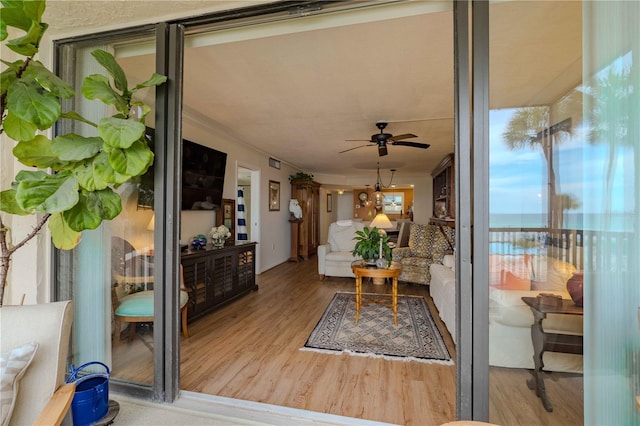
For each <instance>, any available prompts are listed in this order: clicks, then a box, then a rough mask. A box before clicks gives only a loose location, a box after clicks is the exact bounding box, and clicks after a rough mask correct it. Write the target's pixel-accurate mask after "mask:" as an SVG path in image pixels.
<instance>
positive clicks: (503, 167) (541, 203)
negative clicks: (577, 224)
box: [489, 109, 635, 214]
mask: <svg viewBox="0 0 640 426" xmlns="http://www.w3.org/2000/svg"><path fill="white" fill-rule="evenodd" d="M515 111H516V110H515V109H502V110H492V111H491V112H490V116H489V122H490V130H489V138H490V154H489V170H490V172H489V173H490V175H489V188H490V191H489V194H490V195H489V202H490V213H491V214H496V213H500V214H504V213H509V214H544V213H546V211H547V200H548V194H547V172H546V167H547V166H546V160H545V158H544V155H543V153H542V150H541V149H540V147H536V148H535V149H531V148H522V149H517V150H511V149H509V148H508V146H507V144H506V143H505V141H504V138H503V136H502V135H503V133H504V131H505V129H506V127H507V124H508V122H509V120H510V118H511V117H512V116H513V114H514V112H515ZM574 126H575V127H574V135H573V136H572V138H571V139H570V140H566V141H563V142H562V143H561V144H559V145H558V147H557V150H556V151H555V152H554V157H555V158H556V160H557V163H556V166H555V171H556V180H557V189H556V192H557V193H566V194H571V195H572V196H573V197H574V198H576V199H577V200H578V201H579V203H580V207H579V208H578V209H575V210H571V211H568V212H569V213H604V212H612V213H621V212H632V211H633V209H634V205H633V204H634V203H633V198H630V197H626V198H625V194H633V193H635V191H634V188H633V182H634V165H633V150H632V149H631V148H629V147H627V148H625V147H619V148H616V149H615V150H613V152H614V153H615V156H613V155H611V153H610V152H609V148H610V147H609V145H608V144H604V143H600V144H590V143H588V142H586V141H585V138H584V136H583V134H584V130H583V128H582V127H581V123H574ZM608 169H612V170H613V185H612V191H611V193H610V194H609V196H605V193H606V189H605V181H606V175H607V170H608Z"/></svg>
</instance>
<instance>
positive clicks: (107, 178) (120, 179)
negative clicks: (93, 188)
mask: <svg viewBox="0 0 640 426" xmlns="http://www.w3.org/2000/svg"><path fill="white" fill-rule="evenodd" d="M93 175H94V179H95V182H96V185H98V183H101V182H108V183H114V184H120V183H125V182H126V181H128V180H129V179H131V176H130V175H127V174H122V173H118V172H116V171H115V170H114V169H113V166H112V165H111V163H110V162H109V153H106V152H102V153H100V155H99V156H98V157H97V158H96V159H95V160H94V161H93ZM100 189H103V188H100Z"/></svg>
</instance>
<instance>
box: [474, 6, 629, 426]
mask: <svg viewBox="0 0 640 426" xmlns="http://www.w3.org/2000/svg"><path fill="white" fill-rule="evenodd" d="M629 16H636V17H637V16H638V3H637V2H516V1H514V2H495V3H491V4H490V6H489V44H488V47H489V80H488V83H489V86H488V87H489V116H488V119H489V127H488V130H489V132H488V135H489V164H488V167H489V178H490V179H489V188H488V191H489V224H488V225H489V229H488V231H489V241H488V247H486V250H487V252H488V258H489V259H488V269H489V276H488V286H489V295H488V297H489V303H488V306H489V364H490V374H489V382H490V404H489V409H490V416H489V419H490V421H491V422H494V423H497V424H525V423H527V422H528V423H536V424H560V423H562V424H637V422H638V411H637V409H636V407H635V405H636V404H635V402H634V398H635V395H637V394H638V393H639V392H638V382H637V377H638V372H639V371H638V370H639V369H640V364H639V363H638V362H637V359H636V358H637V354H638V347H639V342H640V339H639V336H640V333H639V332H638V320H637V309H638V306H639V305H640V287H638V285H637V283H636V282H635V281H636V280H635V279H634V277H635V276H636V275H637V272H638V262H637V261H634V260H633V259H636V260H637V259H638V247H639V244H640V242H639V241H640V237H638V225H639V222H638V220H639V217H640V216H639V215H638V198H637V197H638V194H639V191H638V182H640V178H639V177H638V176H640V173H639V171H638V143H639V142H638V141H639V139H638V136H639V135H638V123H637V120H634V119H633V118H632V117H637V116H638V105H639V104H640V102H639V100H638V93H639V91H638V82H639V79H638V73H639V71H638V65H637V60H638V54H640V50H639V45H638V43H639V42H638V40H639V39H640V37H638V30H637V25H636V24H635V23H633V22H632V21H631V20H629V18H628V17H629ZM613 23H615V24H613ZM545 372H552V374H547V373H545ZM634 377H635V379H634ZM514 404H515V405H517V409H515V408H510V407H513V405H514ZM614 419H615V420H614Z"/></svg>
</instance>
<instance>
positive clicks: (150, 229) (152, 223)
mask: <svg viewBox="0 0 640 426" xmlns="http://www.w3.org/2000/svg"><path fill="white" fill-rule="evenodd" d="M155 224H156V215H155V213H154V214H153V215H152V216H151V220H150V221H149V224H148V225H147V229H148V230H149V231H153V230H154V228H155Z"/></svg>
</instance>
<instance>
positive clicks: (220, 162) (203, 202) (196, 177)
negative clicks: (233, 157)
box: [182, 139, 227, 210]
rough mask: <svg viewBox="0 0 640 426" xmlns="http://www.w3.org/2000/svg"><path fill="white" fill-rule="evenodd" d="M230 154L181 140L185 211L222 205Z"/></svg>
mask: <svg viewBox="0 0 640 426" xmlns="http://www.w3.org/2000/svg"><path fill="white" fill-rule="evenodd" d="M226 167H227V154H226V153H225V152H221V151H218V150H216V149H213V148H209V147H206V146H203V145H200V144H197V143H195V142H191V141H189V140H186V139H183V140H182V210H214V209H219V208H220V207H221V206H222V191H223V189H224V173H225V170H226Z"/></svg>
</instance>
